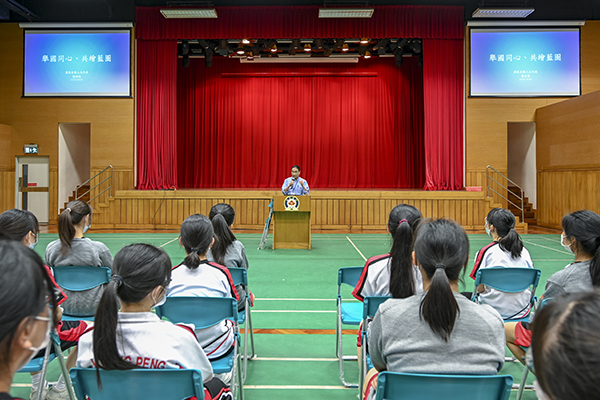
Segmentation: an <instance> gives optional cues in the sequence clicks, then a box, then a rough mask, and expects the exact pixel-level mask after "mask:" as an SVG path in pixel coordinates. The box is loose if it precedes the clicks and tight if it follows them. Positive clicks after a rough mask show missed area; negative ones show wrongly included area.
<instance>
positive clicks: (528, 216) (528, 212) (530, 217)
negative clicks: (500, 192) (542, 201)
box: [508, 186, 537, 225]
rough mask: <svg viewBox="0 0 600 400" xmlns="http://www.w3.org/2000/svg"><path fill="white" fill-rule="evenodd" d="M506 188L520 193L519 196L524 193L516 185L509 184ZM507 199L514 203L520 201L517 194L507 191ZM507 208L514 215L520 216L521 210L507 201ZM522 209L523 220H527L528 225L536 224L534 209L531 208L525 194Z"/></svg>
mask: <svg viewBox="0 0 600 400" xmlns="http://www.w3.org/2000/svg"><path fill="white" fill-rule="evenodd" d="M508 189H509V190H510V191H511V192H513V193H517V194H520V195H521V196H523V195H524V194H523V193H522V192H521V189H520V188H518V187H516V186H509V187H508ZM508 199H509V200H510V201H512V202H513V203H515V204H519V203H520V202H521V200H520V199H519V198H518V197H517V196H515V195H513V194H511V193H510V192H509V193H508ZM508 209H509V210H510V211H511V212H512V213H513V214H515V216H516V217H519V218H520V217H521V210H519V209H518V208H517V207H515V206H514V205H512V204H510V203H508ZM523 211H524V212H525V221H524V222H527V223H528V224H529V225H537V218H536V210H535V209H534V208H533V205H532V204H531V203H530V202H529V198H528V197H526V196H524V197H523Z"/></svg>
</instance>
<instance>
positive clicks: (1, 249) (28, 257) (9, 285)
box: [0, 210, 58, 373]
mask: <svg viewBox="0 0 600 400" xmlns="http://www.w3.org/2000/svg"><path fill="white" fill-rule="evenodd" d="M9 211H10V210H9ZM3 214H4V213H3ZM0 276H2V279H0V309H2V312H1V313H0V373H6V371H5V368H6V366H7V365H8V363H9V362H10V352H11V347H12V345H13V343H14V340H15V335H16V334H17V330H18V328H19V325H20V324H21V322H22V321H23V320H24V319H26V318H32V319H33V318H34V317H35V316H36V315H38V314H40V313H41V312H42V311H44V308H45V307H46V304H47V303H49V304H50V306H51V307H52V308H55V307H56V299H55V297H54V296H53V295H52V294H53V293H54V286H53V285H52V281H51V280H50V278H49V276H48V273H47V271H46V268H45V267H44V262H43V261H42V259H41V258H40V256H38V255H37V254H36V253H35V252H34V251H32V250H29V249H28V248H27V247H25V246H23V245H22V244H21V243H19V241H17V240H0ZM56 317H57V315H56V313H54V318H55V321H54V322H58V321H57V320H56Z"/></svg>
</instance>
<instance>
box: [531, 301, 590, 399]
mask: <svg viewBox="0 0 600 400" xmlns="http://www.w3.org/2000/svg"><path fill="white" fill-rule="evenodd" d="M599 315H600V293H599V292H598V291H595V292H583V293H577V294H571V295H568V296H559V297H558V298H555V299H554V300H553V301H552V302H550V303H548V304H547V305H544V307H543V308H542V309H541V310H540V311H539V312H538V313H536V316H535V321H534V322H533V324H532V328H533V336H532V338H531V350H532V355H533V366H534V370H535V375H536V377H537V382H536V392H537V396H538V398H539V399H540V400H546V399H551V400H579V399H598V398H600V386H599V385H598V382H599V381H600V369H599V368H598V364H599V363H600V346H599V344H600V336H599V332H600V318H598V316H599Z"/></svg>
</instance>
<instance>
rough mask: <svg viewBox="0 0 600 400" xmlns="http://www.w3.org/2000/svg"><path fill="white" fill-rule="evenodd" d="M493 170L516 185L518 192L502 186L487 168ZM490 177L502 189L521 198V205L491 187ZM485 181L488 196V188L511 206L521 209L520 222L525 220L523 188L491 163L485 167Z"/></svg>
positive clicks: (488, 195)
mask: <svg viewBox="0 0 600 400" xmlns="http://www.w3.org/2000/svg"><path fill="white" fill-rule="evenodd" d="M490 169H491V170H493V171H494V172H496V173H497V174H498V175H500V176H501V177H502V178H504V179H506V180H507V181H508V182H510V183H512V184H513V185H514V186H516V187H518V188H519V190H520V194H516V193H515V192H513V191H512V190H510V189H509V188H508V187H507V186H504V185H503V184H502V183H500V182H498V181H497V180H496V179H494V178H493V177H492V176H491V175H490V172H489V170H490ZM490 179H491V180H492V181H494V182H496V183H497V184H498V185H499V186H500V187H501V188H502V189H505V190H506V191H507V192H509V193H510V194H512V195H513V196H515V197H516V198H517V199H519V200H521V207H519V206H518V205H517V204H515V203H513V202H512V201H510V200H509V199H508V198H506V197H504V195H503V194H502V193H500V192H498V191H497V190H495V189H494V188H493V187H491V186H490ZM485 183H486V185H487V197H490V190H491V191H492V192H494V193H496V194H497V195H498V196H500V197H502V198H503V199H504V200H506V201H508V202H509V203H510V204H512V205H513V206H515V207H516V208H517V209H518V210H520V211H521V222H525V207H524V205H523V198H524V196H523V188H522V187H521V186H519V185H518V184H517V183H516V182H515V181H513V180H511V179H510V178H509V177H508V176H505V175H504V174H503V173H502V172H500V171H498V170H497V169H496V168H494V167H492V166H491V165H488V166H487V167H485Z"/></svg>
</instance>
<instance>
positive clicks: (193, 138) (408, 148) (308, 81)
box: [177, 57, 425, 189]
mask: <svg viewBox="0 0 600 400" xmlns="http://www.w3.org/2000/svg"><path fill="white" fill-rule="evenodd" d="M263 74H264V75H263ZM422 74H423V72H422V68H421V67H419V66H418V65H417V60H416V57H413V58H410V59H406V60H405V61H404V64H403V65H402V68H397V67H396V64H395V61H394V59H393V58H375V59H371V60H361V61H360V63H359V64H353V65H348V64H327V65H324V64H321V65H312V66H297V65H290V64H287V65H285V64H254V65H248V64H240V62H239V61H238V60H228V59H223V58H215V59H214V60H213V66H212V67H211V68H206V67H205V66H204V60H203V59H191V63H190V67H189V68H182V67H180V68H179V71H178V88H177V103H178V146H177V148H178V176H179V186H180V187H188V188H197V187H202V188H223V187H226V188H227V187H237V188H272V187H278V186H280V185H281V183H282V182H283V180H284V179H285V178H286V177H288V176H289V174H290V168H291V166H292V165H294V164H299V165H300V166H301V167H302V175H303V177H305V178H306V179H307V180H308V182H309V184H310V185H311V187H314V188H361V189H365V188H367V189H370V188H415V187H422V186H423V183H424V173H423V172H424V169H425V168H424V149H423V80H422ZM365 75H367V76H365ZM263 76H264V77H263Z"/></svg>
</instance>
